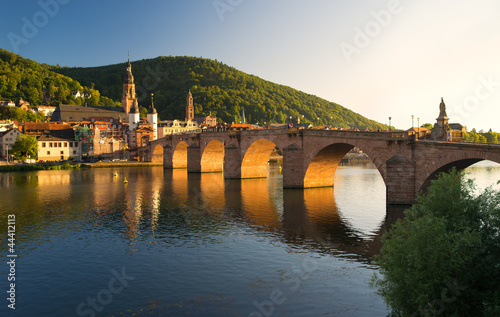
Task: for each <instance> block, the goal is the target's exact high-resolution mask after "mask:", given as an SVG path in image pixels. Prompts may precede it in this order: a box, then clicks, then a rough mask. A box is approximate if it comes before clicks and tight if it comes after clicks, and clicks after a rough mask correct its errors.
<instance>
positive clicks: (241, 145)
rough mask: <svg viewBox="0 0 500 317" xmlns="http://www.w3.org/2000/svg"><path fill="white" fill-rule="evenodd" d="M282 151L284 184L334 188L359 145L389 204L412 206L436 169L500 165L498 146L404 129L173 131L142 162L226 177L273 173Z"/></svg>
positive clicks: (147, 150)
mask: <svg viewBox="0 0 500 317" xmlns="http://www.w3.org/2000/svg"><path fill="white" fill-rule="evenodd" d="M276 147H278V148H279V149H280V150H281V151H282V153H283V187H285V188H310V187H329V186H333V180H334V175H335V171H336V170H337V167H338V165H339V163H340V162H341V160H342V158H343V157H344V156H345V154H346V153H347V152H348V151H350V150H351V149H352V148H353V147H357V148H359V149H361V150H362V151H363V152H364V153H366V154H367V155H368V156H369V157H370V159H371V160H372V162H373V164H374V165H375V167H376V168H377V169H378V171H379V172H380V175H381V176H382V178H383V180H384V182H385V185H386V189H387V195H386V201H387V204H411V203H413V202H414V201H415V198H416V195H417V193H418V192H419V191H421V190H425V188H426V187H427V186H428V185H429V184H430V181H431V180H432V179H434V178H435V177H436V175H437V173H439V172H441V171H447V170H449V169H451V168H452V167H457V168H458V169H463V168H465V167H467V166H470V165H472V164H474V163H476V162H478V161H481V160H490V161H493V162H497V163H500V146H499V145H492V144H471V143H458V142H437V141H420V140H414V139H412V138H411V136H408V135H406V134H405V133H402V132H359V131H338V130H293V129H289V130H287V129H269V130H250V131H225V132H207V133H201V134H193V135H175V136H169V137H166V138H162V139H159V140H155V141H153V142H150V143H149V145H148V146H147V147H145V148H142V149H141V150H140V151H139V152H140V156H141V158H142V159H143V160H146V161H154V162H163V164H164V167H165V168H187V170H188V172H191V173H199V172H216V171H223V172H224V177H225V178H228V179H232V178H236V179H241V178H258V177H266V176H267V163H268V160H269V156H270V154H271V153H272V151H273V149H274V148H276Z"/></svg>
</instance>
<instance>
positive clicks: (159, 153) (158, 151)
mask: <svg viewBox="0 0 500 317" xmlns="http://www.w3.org/2000/svg"><path fill="white" fill-rule="evenodd" d="M163 155H164V150H163V146H161V145H160V144H157V145H156V146H155V147H154V149H153V153H152V154H151V162H152V163H157V164H159V163H161V164H163Z"/></svg>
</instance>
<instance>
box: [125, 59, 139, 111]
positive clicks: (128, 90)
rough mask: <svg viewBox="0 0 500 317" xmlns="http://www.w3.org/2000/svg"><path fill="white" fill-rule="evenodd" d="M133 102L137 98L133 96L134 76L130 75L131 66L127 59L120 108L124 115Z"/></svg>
mask: <svg viewBox="0 0 500 317" xmlns="http://www.w3.org/2000/svg"><path fill="white" fill-rule="evenodd" d="M134 101H137V97H136V95H135V84H134V75H132V65H131V64H130V57H129V58H128V63H127V73H126V74H125V77H124V78H123V94H122V107H123V111H124V112H125V114H127V115H128V113H129V112H130V108H131V107H132V106H133V104H134Z"/></svg>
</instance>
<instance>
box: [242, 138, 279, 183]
mask: <svg viewBox="0 0 500 317" xmlns="http://www.w3.org/2000/svg"><path fill="white" fill-rule="evenodd" d="M275 148H276V144H274V142H271V141H269V140H267V139H259V140H257V141H255V142H253V143H252V145H250V147H248V149H247V151H246V152H245V156H244V157H243V160H242V162H241V178H261V177H267V165H268V162H269V157H270V156H271V153H272V152H273V150H274V149H275Z"/></svg>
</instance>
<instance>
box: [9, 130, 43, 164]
mask: <svg viewBox="0 0 500 317" xmlns="http://www.w3.org/2000/svg"><path fill="white" fill-rule="evenodd" d="M10 154H12V157H14V159H16V160H23V159H26V158H28V156H29V157H30V158H36V157H37V155H38V142H37V141H36V137H35V136H32V135H25V134H20V135H19V136H18V137H17V139H16V142H14V144H13V145H12V150H11V151H10Z"/></svg>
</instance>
